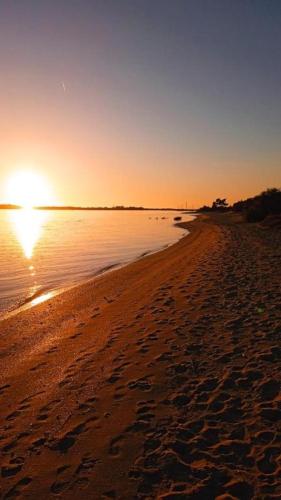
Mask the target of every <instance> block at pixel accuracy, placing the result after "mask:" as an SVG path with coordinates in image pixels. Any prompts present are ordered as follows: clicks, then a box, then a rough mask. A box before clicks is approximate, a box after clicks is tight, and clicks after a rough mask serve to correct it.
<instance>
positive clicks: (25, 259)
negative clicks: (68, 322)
mask: <svg viewBox="0 0 281 500" xmlns="http://www.w3.org/2000/svg"><path fill="white" fill-rule="evenodd" d="M176 215H178V213H176V212H164V211H163V212H162V211H161V212H158V211H157V212H155V211H151V212H150V211H132V212H127V211H123V212H121V211H120V212H117V211H91V212H81V211H80V212H79V211H48V212H47V211H39V210H0V315H1V316H3V314H4V313H6V312H7V311H10V310H14V309H16V308H17V307H19V306H21V305H22V304H24V303H26V302H30V301H33V302H34V303H36V301H37V302H38V301H41V299H43V297H44V296H47V295H46V294H47V292H49V291H53V290H57V289H61V288H64V287H67V286H71V285H74V284H77V283H79V282H81V281H83V280H85V279H88V278H90V277H92V276H94V275H95V274H98V273H99V272H102V271H103V270H105V269H107V268H108V267H109V266H113V265H123V264H125V263H128V262H130V261H132V260H134V259H136V258H138V257H140V256H141V255H142V254H143V253H145V252H153V251H156V250H159V249H161V248H163V247H165V246H167V245H170V244H172V243H174V242H176V241H177V240H178V239H179V238H181V236H183V234H186V233H185V231H184V230H183V229H180V228H177V227H175V226H174V221H173V218H174V217H175V216H176ZM192 218H193V217H192V216H189V215H183V220H185V221H186V220H192ZM38 297H39V299H38ZM40 297H41V298H40Z"/></svg>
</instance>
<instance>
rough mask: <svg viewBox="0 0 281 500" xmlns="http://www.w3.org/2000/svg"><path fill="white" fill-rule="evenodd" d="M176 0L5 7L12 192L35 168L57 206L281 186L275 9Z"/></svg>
mask: <svg viewBox="0 0 281 500" xmlns="http://www.w3.org/2000/svg"><path fill="white" fill-rule="evenodd" d="M172 3H173V2H172ZM172 3H170V2H166V1H165V0H163V1H162V2H161V3H159V2H157V1H156V2H155V4H154V3H153V7H152V5H151V2H146V1H145V2H143V3H141V4H136V5H135V6H134V7H132V4H131V3H130V2H127V1H125V2H124V3H122V7H121V4H120V5H119V8H117V7H116V2H111V1H109V2H108V3H107V2H105V3H104V4H103V3H102V2H96V1H93V2H87V1H81V2H79V6H78V4H77V5H76V6H75V5H74V4H73V3H69V2H64V1H62V2H61V3H60V6H59V7H58V6H56V5H55V3H54V4H49V3H48V2H47V4H48V5H47V4H46V2H41V1H40V0H38V2H36V3H34V2H32V1H31V0H27V1H26V2H24V3H20V4H17V5H16V4H15V5H12V4H11V3H9V2H7V4H6V5H5V6H1V10H0V58H1V61H2V62H1V70H2V78H1V81H0V109H1V121H0V144H1V148H0V201H1V202H5V201H7V200H6V199H5V196H6V193H5V183H6V180H7V178H8V177H9V176H10V175H11V173H12V172H14V171H16V170H19V169H26V168H27V169H30V168H32V169H34V170H36V171H38V172H39V173H40V172H41V173H42V174H43V175H44V176H45V177H46V178H47V179H48V181H49V183H50V184H51V185H52V187H53V190H54V193H55V199H56V202H57V203H58V204H73V205H94V206H98V205H107V206H111V205H117V204H124V205H131V204H132V205H143V206H150V207H157V206H162V207H164V206H170V207H180V206H184V205H185V203H186V202H187V204H188V206H189V207H197V206H198V205H201V204H203V203H211V202H212V200H213V199H214V198H216V197H218V196H219V197H227V198H228V200H229V201H230V202H232V201H235V200H237V199H241V198H243V197H247V196H250V195H254V194H256V193H258V192H260V191H261V190H263V189H265V188H267V187H273V186H276V187H280V185H281V174H280V159H281V152H280V130H281V126H280V124H281V118H280V106H279V103H280V100H281V99H280V98H281V95H280V94H281V90H280V89H281V85H280V83H281V78H280V71H279V69H278V68H279V66H280V64H279V61H280V59H279V49H278V50H277V47H280V44H279V45H278V42H279V41H280V40H279V38H280V30H279V27H278V26H277V22H276V21H275V17H274V16H272V17H268V15H267V12H265V11H264V7H262V5H261V7H259V8H256V9H255V11H252V10H251V7H250V5H248V6H247V7H246V6H245V7H242V6H237V7H235V6H234V5H233V7H232V9H233V11H231V12H229V10H228V9H220V10H219V11H216V10H215V11H214V9H211V8H208V6H207V4H206V3H205V4H204V3H201V1H200V0H199V1H197V2H190V6H188V7H187V6H186V7H185V8H183V4H182V2H175V3H173V7H172V6H171V4H172ZM215 3H216V2H215ZM140 5H141V6H140ZM157 5H158V7H159V6H160V5H161V10H159V8H158V9H157ZM203 5H205V7H204V9H203ZM276 8H277V9H278V7H276ZM241 9H242V11H241ZM218 12H219V13H218ZM276 18H277V17H276ZM233 19H237V20H239V23H240V24H239V29H238V27H237V26H238V24H235V23H234V22H233ZM250 20H251V27H252V31H251V33H250V34H249V32H248V23H249V21H250ZM277 28H278V29H277ZM250 35H251V37H250ZM249 37H250V38H249ZM269 54H270V57H269ZM3 75H4V77H3ZM15 202H16V200H15Z"/></svg>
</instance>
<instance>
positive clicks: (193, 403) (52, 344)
mask: <svg viewBox="0 0 281 500" xmlns="http://www.w3.org/2000/svg"><path fill="white" fill-rule="evenodd" d="M187 226H188V228H189V229H190V230H191V233H190V234H189V235H188V236H186V237H184V238H183V239H182V240H180V241H179V242H178V243H177V244H175V245H173V246H171V247H169V248H167V249H165V250H164V251H162V252H159V253H156V254H153V255H149V256H147V257H145V258H143V259H141V260H139V261H137V262H135V263H132V264H130V265H128V266H127V267H125V268H123V269H119V270H115V271H113V272H111V273H110V274H107V275H104V276H101V277H99V278H98V279H96V280H94V281H92V282H89V283H87V284H84V285H82V286H80V287H77V288H75V289H73V290H69V291H67V292H65V293H63V294H61V295H59V296H56V297H55V298H53V299H51V300H49V301H46V302H45V303H42V304H39V305H38V306H36V307H34V308H32V309H30V310H27V311H23V312H22V313H20V314H19V315H17V316H14V317H12V318H10V319H8V320H5V321H3V322H1V325H0V330H1V331H0V352H1V358H0V359H1V370H0V386H1V387H0V398H1V420H0V425H1V429H0V446H1V465H2V468H1V486H0V493H1V497H2V498H14V497H17V498H30V499H38V498H40V499H41V498H42V499H43V498H44V499H45V498H56V497H61V498H65V499H81V498H91V499H103V498H107V499H109V498H117V499H134V498H136V499H141V498H145V499H153V498H167V499H215V498H220V499H225V500H226V499H231V498H238V499H250V498H258V499H260V498H262V499H271V498H280V496H281V446H280V444H281V393H280V379H281V375H280V368H281V341H280V338H281V319H280V303H281V300H280V298H281V297H280V295H281V294H280V282H281V280H280V274H281V273H280V263H281V260H280V256H281V245H280V243H281V232H280V231H278V230H274V229H272V228H265V227H262V226H259V225H255V224H253V225H250V224H244V223H241V222H240V221H239V219H237V218H236V216H234V215H231V214H228V215H217V216H215V215H212V216H211V217H205V216H201V217H199V219H197V220H196V221H195V222H192V223H189V224H187Z"/></svg>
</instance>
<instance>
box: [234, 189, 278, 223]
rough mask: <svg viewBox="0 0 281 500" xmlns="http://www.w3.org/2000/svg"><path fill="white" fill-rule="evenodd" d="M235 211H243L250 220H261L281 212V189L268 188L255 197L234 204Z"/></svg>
mask: <svg viewBox="0 0 281 500" xmlns="http://www.w3.org/2000/svg"><path fill="white" fill-rule="evenodd" d="M232 208H233V210H234V211H235V212H242V213H243V214H244V216H245V218H246V220H247V221H248V222H259V221H262V220H264V219H265V217H267V216H269V215H280V214H281V190H280V189H277V188H271V189H267V190H266V191H263V192H262V193H260V194H259V195H257V196H254V197H253V198H247V199H246V200H241V201H238V202H236V203H234V204H233V207H232Z"/></svg>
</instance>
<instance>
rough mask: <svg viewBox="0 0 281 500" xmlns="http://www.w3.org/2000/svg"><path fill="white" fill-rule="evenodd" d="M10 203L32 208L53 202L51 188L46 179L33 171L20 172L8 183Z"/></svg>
mask: <svg viewBox="0 0 281 500" xmlns="http://www.w3.org/2000/svg"><path fill="white" fill-rule="evenodd" d="M7 198H8V201H9V203H13V204H16V205H20V206H22V207H24V208H32V207H36V206H40V205H48V204H51V203H52V202H53V197H52V193H51V189H50V186H49V184H48V182H47V181H46V179H45V178H44V177H42V176H41V175H39V174H37V173H35V172H32V171H19V172H16V173H15V174H14V175H12V176H11V177H10V178H9V179H8V182H7Z"/></svg>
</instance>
